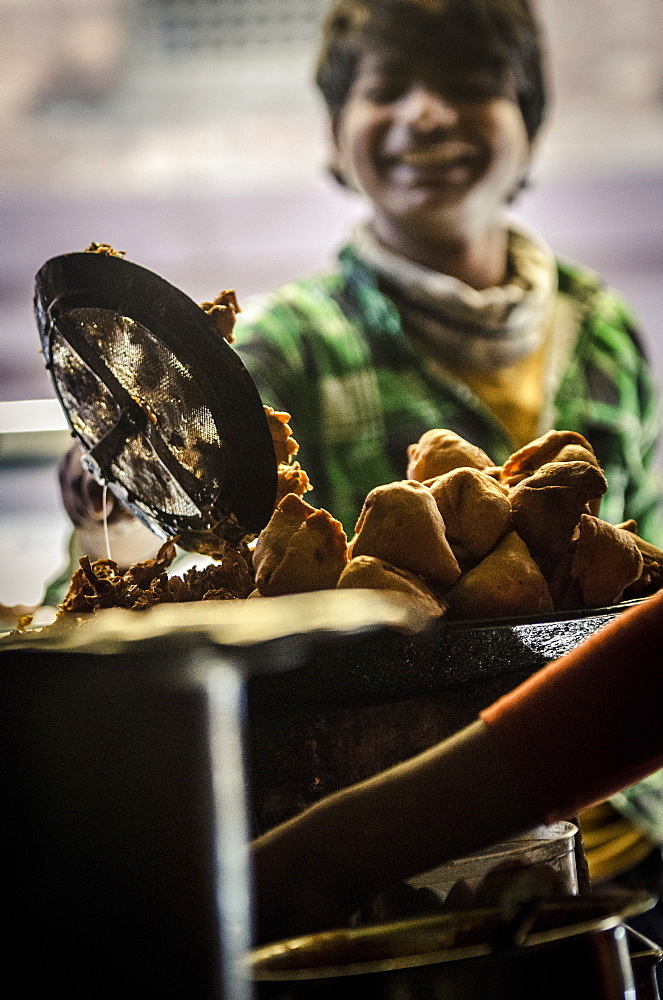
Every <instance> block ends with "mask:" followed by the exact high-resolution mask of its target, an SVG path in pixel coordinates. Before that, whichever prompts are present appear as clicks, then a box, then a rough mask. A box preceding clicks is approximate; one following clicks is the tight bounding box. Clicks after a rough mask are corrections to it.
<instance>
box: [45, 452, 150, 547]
mask: <svg viewBox="0 0 663 1000" xmlns="http://www.w3.org/2000/svg"><path fill="white" fill-rule="evenodd" d="M82 457H83V451H82V449H81V447H80V445H78V444H75V445H73V446H72V447H71V448H70V449H69V451H68V452H67V454H66V455H65V456H64V458H63V459H62V462H61V463H60V468H59V470H58V477H59V480H60V491H61V493H62V503H63V505H64V509H65V510H66V512H67V514H68V515H69V518H70V519H71V521H72V523H73V524H74V526H75V527H76V528H86V527H91V526H92V525H93V524H99V523H100V522H101V521H103V519H104V503H103V487H102V486H100V485H99V483H97V481H96V480H95V479H94V477H93V476H92V475H91V474H90V473H89V472H88V471H87V469H86V468H85V467H84V465H83V463H82V461H81V459H82ZM106 519H107V522H108V524H109V525H111V524H117V523H118V522H119V521H127V520H128V521H132V520H134V516H133V514H132V513H131V511H129V510H127V508H126V507H125V506H124V505H123V504H121V503H120V502H119V500H117V498H116V497H115V496H113V494H112V493H111V491H110V490H107V491H106Z"/></svg>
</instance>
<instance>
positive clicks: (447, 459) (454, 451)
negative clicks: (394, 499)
mask: <svg viewBox="0 0 663 1000" xmlns="http://www.w3.org/2000/svg"><path fill="white" fill-rule="evenodd" d="M407 457H408V466H407V478H408V479H415V480H417V481H418V482H420V483H423V482H424V480H425V479H433V478H434V477H435V476H443V475H444V473H445V472H451V470H452V469H460V468H470V469H493V468H494V463H493V462H492V461H491V459H490V458H488V455H486V453H485V451H482V450H481V448H477V447H476V445H473V444H470V442H469V441H466V440H465V439H464V438H462V437H460V436H459V435H458V434H455V433H454V432H453V431H449V430H445V429H443V428H436V429H434V430H430V431H426V433H425V434H422V435H421V437H420V438H419V440H418V441H417V443H416V444H411V445H409V446H408V449H407Z"/></svg>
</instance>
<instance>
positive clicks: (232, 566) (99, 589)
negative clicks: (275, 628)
mask: <svg viewBox="0 0 663 1000" xmlns="http://www.w3.org/2000/svg"><path fill="white" fill-rule="evenodd" d="M176 541H177V539H176V538H173V539H170V540H169V541H167V542H164V544H163V545H162V546H161V548H160V549H159V551H158V553H157V555H156V558H155V559H147V560H145V562H139V563H134V564H133V566H130V567H129V569H128V570H126V571H125V572H124V573H120V572H119V571H118V567H117V563H115V562H113V560H112V559H97V560H95V561H94V562H90V559H89V558H88V557H87V556H83V558H82V559H81V560H80V565H79V568H78V569H77V570H76V572H75V573H74V575H73V577H72V580H71V584H70V586H69V590H68V592H67V594H66V596H65V599H64V601H63V602H62V604H61V605H60V609H59V613H60V614H62V613H68V612H69V613H72V614H85V613H87V612H90V611H98V610H100V609H101V608H127V609H130V610H134V611H138V610H141V609H143V608H149V607H152V606H153V605H154V604H163V603H180V602H183V601H205V600H212V599H213V600H235V599H237V598H244V597H248V595H249V593H250V592H251V590H252V589H253V575H252V572H251V567H250V562H249V561H247V558H246V557H245V556H244V554H243V553H242V552H239V551H236V550H233V549H230V548H229V549H228V552H227V554H226V556H225V557H224V559H223V561H222V562H221V563H212V564H210V565H209V566H205V567H204V568H203V569H196V568H194V569H190V570H188V572H186V573H185V574H184V576H183V577H179V576H170V577H169V576H168V574H167V572H166V570H167V569H168V567H169V566H170V564H171V563H172V561H173V559H174V558H175V543H176Z"/></svg>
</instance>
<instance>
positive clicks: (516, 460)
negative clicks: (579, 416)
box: [501, 430, 599, 487]
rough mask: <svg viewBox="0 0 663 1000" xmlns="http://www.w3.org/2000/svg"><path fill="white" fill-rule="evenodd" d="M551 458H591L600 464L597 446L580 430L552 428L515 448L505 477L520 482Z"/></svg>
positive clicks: (592, 462)
mask: <svg viewBox="0 0 663 1000" xmlns="http://www.w3.org/2000/svg"><path fill="white" fill-rule="evenodd" d="M551 462H587V463H588V464H589V465H594V466H596V467H597V468H598V464H599V463H598V461H597V459H596V455H595V454H594V449H593V448H592V446H591V444H590V443H589V441H588V440H587V438H586V437H583V435H582V434H578V432H577V431H554V430H553V431H548V433H547V434H543V435H542V436H541V437H538V438H536V439H535V440H534V441H530V443H529V444H526V445H525V446H524V447H523V448H519V449H518V451H515V452H514V453H513V455H511V457H510V458H508V459H507V460H506V462H505V463H504V465H503V466H502V473H501V479H502V482H503V483H505V484H506V485H507V486H510V487H513V486H517V485H518V483H519V482H521V481H522V480H523V479H526V478H527V477H528V476H531V475H532V474H533V473H534V472H536V471H537V469H540V468H541V466H542V465H548V464H549V463H551Z"/></svg>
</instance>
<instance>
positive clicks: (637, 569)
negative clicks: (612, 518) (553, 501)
mask: <svg viewBox="0 0 663 1000" xmlns="http://www.w3.org/2000/svg"><path fill="white" fill-rule="evenodd" d="M643 565H644V560H643V557H642V553H641V552H640V549H639V548H638V546H637V544H636V541H635V537H634V536H633V535H632V534H631V533H630V532H628V531H623V530H622V529H621V528H616V527H615V526H614V525H612V524H608V523H607V521H601V520H600V519H599V518H598V517H592V516H591V515H590V514H583V515H582V516H581V518H580V524H579V525H578V534H577V539H576V540H575V542H574V553H573V562H572V563H571V577H572V578H573V579H574V580H577V581H578V582H579V584H580V589H581V592H582V598H583V604H584V605H585V607H586V608H601V607H606V606H608V605H610V604H616V603H617V602H618V601H621V600H622V597H623V594H624V591H625V590H626V588H627V587H628V586H630V585H631V584H633V583H635V581H636V580H639V579H640V576H641V574H642V569H643Z"/></svg>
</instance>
